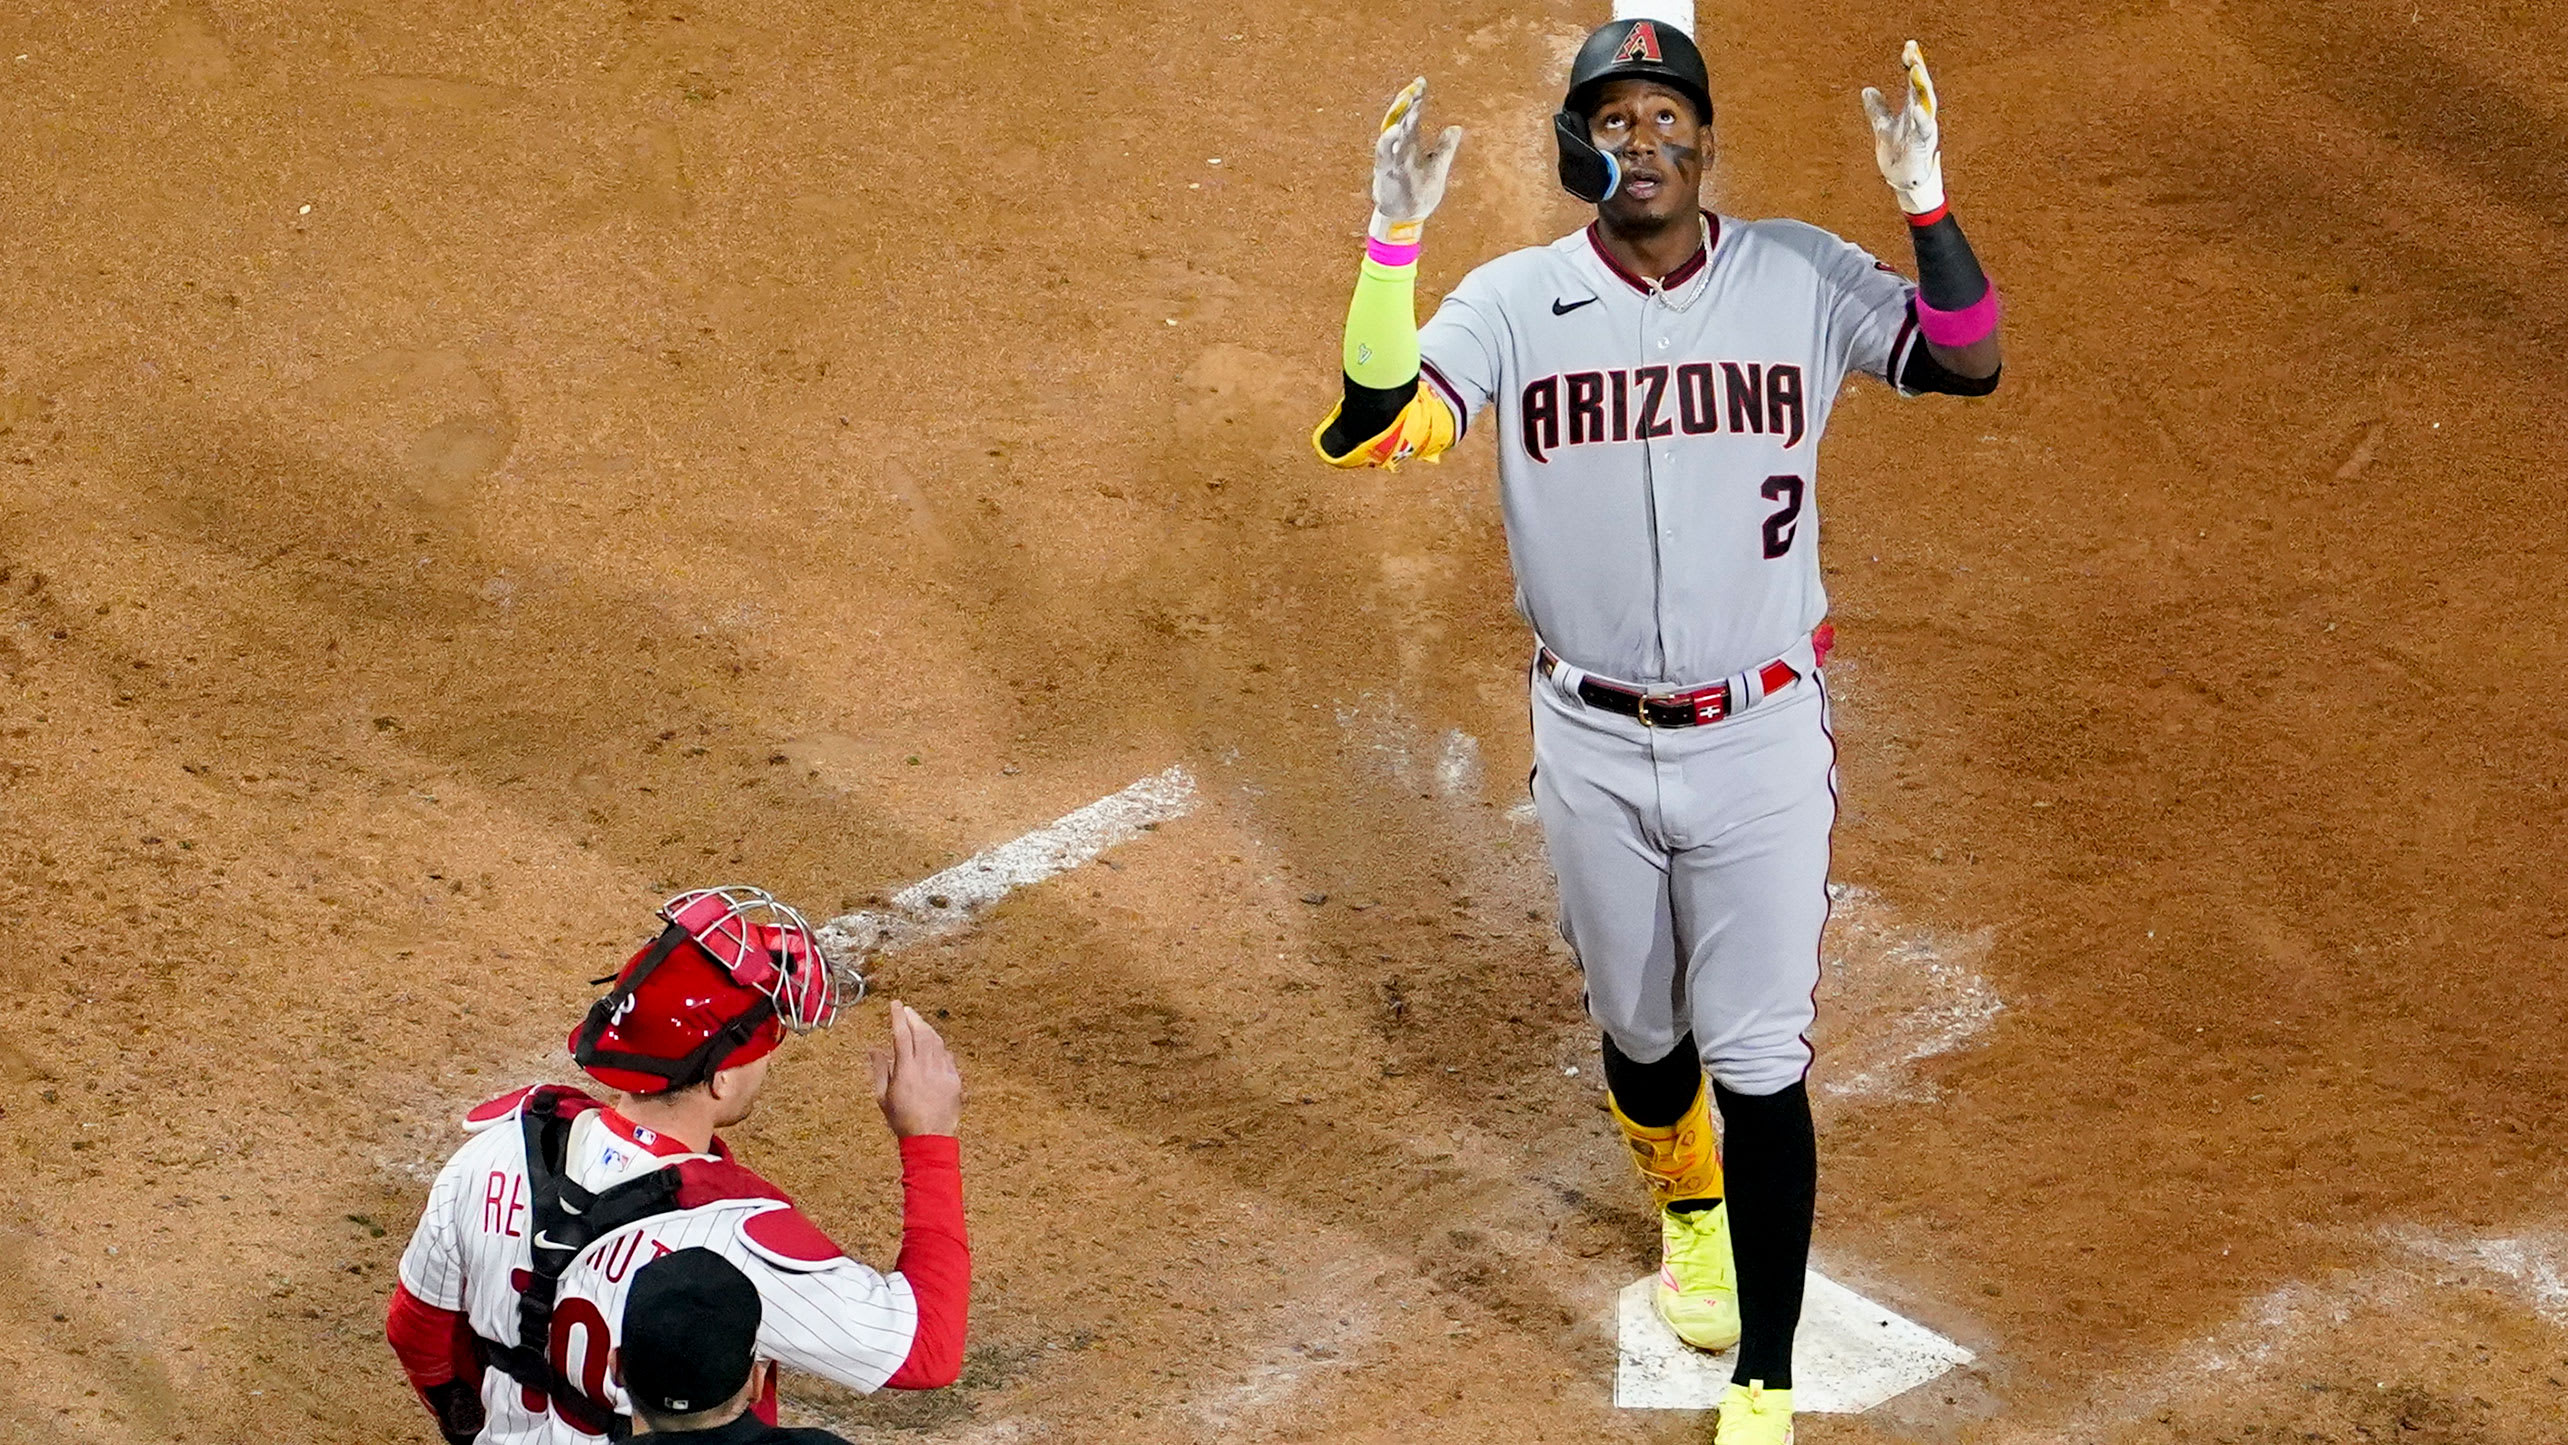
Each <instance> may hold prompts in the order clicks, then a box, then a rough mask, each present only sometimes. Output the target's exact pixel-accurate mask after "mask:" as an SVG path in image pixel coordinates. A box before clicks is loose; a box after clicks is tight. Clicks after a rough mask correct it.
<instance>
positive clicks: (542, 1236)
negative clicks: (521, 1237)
mask: <svg viewBox="0 0 2568 1445" xmlns="http://www.w3.org/2000/svg"><path fill="white" fill-rule="evenodd" d="M535 1247H536V1248H537V1249H568V1248H570V1246H569V1245H567V1244H555V1243H554V1242H553V1236H551V1235H549V1234H546V1233H545V1232H544V1231H542V1230H540V1229H539V1230H536V1231H535Z"/></svg>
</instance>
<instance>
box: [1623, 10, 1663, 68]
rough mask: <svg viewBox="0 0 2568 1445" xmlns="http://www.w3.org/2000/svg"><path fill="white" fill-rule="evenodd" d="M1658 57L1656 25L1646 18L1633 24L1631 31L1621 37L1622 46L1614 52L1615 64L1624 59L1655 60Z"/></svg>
mask: <svg viewBox="0 0 2568 1445" xmlns="http://www.w3.org/2000/svg"><path fill="white" fill-rule="evenodd" d="M1658 58H1659V48H1658V27H1657V26H1656V25H1653V24H1651V23H1650V22H1649V21H1646V20H1644V21H1642V22H1640V23H1639V24H1637V25H1635V26H1633V27H1632V33H1631V34H1629V35H1626V36H1624V37H1623V48H1622V49H1620V50H1617V51H1615V52H1614V63H1615V64H1616V65H1620V64H1622V63H1623V62H1624V61H1626V60H1648V61H1656V60H1657V59H1658Z"/></svg>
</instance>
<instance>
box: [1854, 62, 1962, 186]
mask: <svg viewBox="0 0 2568 1445" xmlns="http://www.w3.org/2000/svg"><path fill="white" fill-rule="evenodd" d="M1899 63H1900V64H1901V65H1903V66H1906V67H1907V68H1908V103H1907V104H1906V105H1903V106H1901V107H1900V108H1899V109H1898V110H1895V111H1894V110H1892V109H1891V108H1890V103H1889V102H1888V101H1886V100H1883V99H1882V95H1881V92H1880V91H1878V90H1875V89H1874V88H1872V87H1871V86H1869V85H1867V86H1865V87H1864V114H1865V115H1867V116H1869V117H1871V118H1872V131H1873V159H1874V160H1876V161H1879V162H1880V163H1881V178H1882V179H1883V180H1885V181H1888V182H1890V188H1891V189H1892V190H1894V191H1897V192H1898V193H1899V208H1900V209H1901V210H1903V211H1906V212H1907V213H1908V214H1910V215H1912V216H1922V215H1925V214H1926V213H1927V212H1929V211H1932V210H1934V209H1935V208H1936V207H1938V206H1940V205H1942V204H1944V151H1943V142H1942V137H1941V135H1940V134H1939V133H1938V132H1937V130H1936V128H1935V81H1934V78H1933V77H1932V76H1929V75H1928V74H1927V73H1926V53H1925V52H1924V51H1922V50H1919V49H1918V48H1917V42H1916V41H1914V40H1912V41H1909V42H1908V44H1907V45H1905V46H1903V47H1902V48H1901V49H1900V52H1899Z"/></svg>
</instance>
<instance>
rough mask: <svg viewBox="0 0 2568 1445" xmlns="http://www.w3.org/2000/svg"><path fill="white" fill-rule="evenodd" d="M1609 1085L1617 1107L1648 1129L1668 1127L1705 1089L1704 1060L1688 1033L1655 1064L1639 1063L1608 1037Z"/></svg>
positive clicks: (1606, 1082)
mask: <svg viewBox="0 0 2568 1445" xmlns="http://www.w3.org/2000/svg"><path fill="white" fill-rule="evenodd" d="M1605 1087H1606V1089H1607V1090H1608V1091H1610V1092H1611V1093H1612V1094H1613V1095H1614V1107H1615V1108H1617V1109H1620V1110H1622V1111H1623V1117H1624V1118H1626V1119H1629V1120H1631V1121H1632V1122H1633V1123H1635V1124H1638V1125H1640V1126H1641V1127H1642V1128H1644V1129H1664V1128H1666V1127H1667V1126H1668V1125H1670V1124H1673V1123H1675V1122H1676V1121H1677V1120H1679V1119H1682V1118H1684V1117H1685V1111H1686V1110H1688V1109H1691V1108H1693V1107H1694V1096H1695V1095H1697V1094H1700V1093H1702V1092H1703V1060H1702V1059H1701V1058H1700V1057H1699V1056H1697V1055H1696V1054H1695V1052H1694V1035H1692V1034H1687V1035H1686V1036H1685V1037H1683V1038H1681V1039H1678V1040H1677V1041H1676V1047H1675V1048H1672V1049H1670V1050H1668V1051H1667V1057H1666V1058H1663V1059H1659V1060H1657V1061H1655V1062H1653V1063H1647V1064H1643V1063H1636V1062H1634V1061H1633V1060H1632V1059H1631V1057H1630V1056H1628V1055H1626V1054H1625V1053H1624V1052H1623V1051H1622V1050H1621V1049H1618V1048H1616V1047H1614V1041H1613V1040H1612V1039H1610V1038H1609V1039H1607V1040H1605Z"/></svg>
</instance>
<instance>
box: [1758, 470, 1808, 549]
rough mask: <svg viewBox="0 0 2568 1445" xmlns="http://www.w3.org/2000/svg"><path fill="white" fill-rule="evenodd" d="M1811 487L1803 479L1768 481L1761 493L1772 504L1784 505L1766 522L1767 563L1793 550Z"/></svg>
mask: <svg viewBox="0 0 2568 1445" xmlns="http://www.w3.org/2000/svg"><path fill="white" fill-rule="evenodd" d="M1806 486H1807V484H1806V483H1804V482H1803V481H1802V480H1801V479H1800V478H1799V477H1768V478H1766V479H1765V485H1764V486H1762V487H1759V488H1757V491H1758V493H1759V494H1760V495H1762V496H1763V497H1764V498H1765V499H1766V500H1767V501H1769V502H1778V501H1779V502H1781V503H1783V505H1782V506H1780V507H1777V508H1775V509H1774V515H1772V516H1770V517H1768V518H1766V519H1765V554H1766V560H1768V561H1772V560H1774V559H1775V558H1777V557H1780V556H1782V555H1784V554H1785V553H1787V552H1789V551H1791V550H1792V536H1793V533H1794V532H1795V531H1797V530H1798V528H1797V527H1795V526H1794V524H1795V523H1797V522H1799V521H1800V520H1801V494H1802V492H1803V491H1804V490H1805V489H1806Z"/></svg>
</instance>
